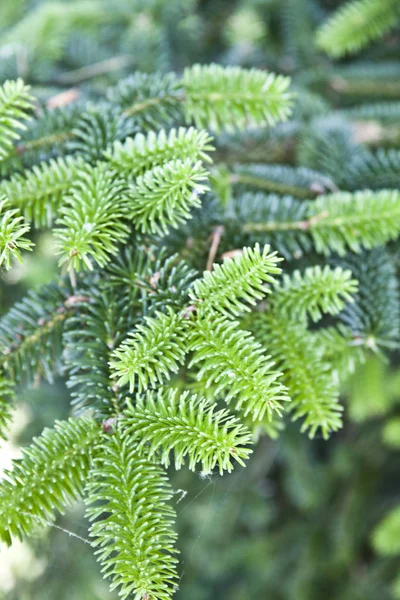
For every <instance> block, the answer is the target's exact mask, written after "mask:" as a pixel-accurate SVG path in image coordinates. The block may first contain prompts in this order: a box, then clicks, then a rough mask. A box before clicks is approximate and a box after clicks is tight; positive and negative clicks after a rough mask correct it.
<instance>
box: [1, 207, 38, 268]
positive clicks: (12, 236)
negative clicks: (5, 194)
mask: <svg viewBox="0 0 400 600" xmlns="http://www.w3.org/2000/svg"><path fill="white" fill-rule="evenodd" d="M7 204H8V202H7V199H6V198H2V196H0V267H1V266H3V265H4V266H5V268H6V269H10V268H11V259H12V258H16V259H17V260H18V261H19V262H20V263H21V262H22V256H21V250H32V247H33V243H32V242H31V241H30V240H28V239H27V238H26V237H25V234H26V233H28V231H29V230H30V227H29V225H27V224H26V223H25V222H24V219H23V217H22V216H20V215H19V213H18V210H15V209H13V210H7Z"/></svg>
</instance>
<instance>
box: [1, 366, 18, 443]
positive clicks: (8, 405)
mask: <svg viewBox="0 0 400 600" xmlns="http://www.w3.org/2000/svg"><path fill="white" fill-rule="evenodd" d="M14 388H15V386H14V383H13V381H12V380H10V379H6V378H5V377H4V376H2V375H0V438H3V439H4V438H5V437H6V431H7V428H8V425H9V424H10V421H11V412H12V404H13V401H14V396H15V393H14Z"/></svg>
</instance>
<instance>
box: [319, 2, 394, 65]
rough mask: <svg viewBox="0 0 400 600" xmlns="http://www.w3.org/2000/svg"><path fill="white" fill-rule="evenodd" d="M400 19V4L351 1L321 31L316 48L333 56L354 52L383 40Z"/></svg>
mask: <svg viewBox="0 0 400 600" xmlns="http://www.w3.org/2000/svg"><path fill="white" fill-rule="evenodd" d="M399 18H400V7H399V3H398V0H350V1H349V2H348V3H346V4H345V5H344V6H342V7H340V8H339V9H338V11H337V13H336V14H334V15H333V16H332V17H331V18H330V19H329V20H328V21H327V22H326V23H325V24H324V25H323V26H322V27H321V29H320V30H319V31H318V34H317V44H318V45H319V46H320V47H321V48H322V49H323V50H325V51H326V52H328V53H329V54H330V55H331V56H342V55H343V54H346V53H348V52H355V51H357V50H359V49H360V48H362V47H363V46H365V45H367V44H368V43H369V42H370V41H371V40H375V39H377V38H380V37H381V36H382V35H383V34H384V33H386V31H388V30H389V29H391V28H392V27H393V26H394V25H395V24H396V23H397V22H398V20H399Z"/></svg>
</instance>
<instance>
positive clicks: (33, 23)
mask: <svg viewBox="0 0 400 600" xmlns="http://www.w3.org/2000/svg"><path fill="white" fill-rule="evenodd" d="M341 4H343V3H342V2H338V1H336V0H242V1H240V0H236V1H235V0H208V1H207V0H203V1H201V0H198V1H196V0H165V1H162V0H114V1H110V0H70V1H58V2H51V1H41V0H36V1H35V0H1V2H0V34H1V35H0V80H1V81H3V80H4V79H6V78H14V77H17V76H22V77H23V78H24V79H25V80H26V82H28V83H30V84H31V85H32V87H33V92H34V93H35V94H37V95H38V96H39V97H40V98H41V99H42V100H43V102H44V103H47V104H48V105H51V102H53V104H54V98H58V100H57V101H56V102H61V103H63V102H65V101H66V100H65V97H64V99H63V98H62V96H59V94H60V93H61V92H67V96H66V97H67V98H68V94H69V95H70V96H69V97H70V98H71V94H72V96H73V97H77V98H78V99H82V100H84V99H85V98H86V97H89V96H91V97H92V96H98V95H101V94H102V93H103V90H104V86H106V85H112V84H114V83H116V82H117V81H118V80H119V79H120V78H122V77H123V76H125V75H127V74H129V73H132V72H133V71H135V70H142V71H148V72H149V71H155V70H159V71H161V72H165V71H168V70H177V71H181V70H182V68H184V67H185V66H186V65H188V64H191V63H193V62H209V61H217V62H220V63H222V64H240V65H242V66H256V67H259V68H263V69H265V68H266V69H273V70H277V71H281V72H284V73H287V74H289V75H291V76H292V77H293V80H294V89H295V90H296V89H297V90H300V91H301V96H300V97H301V102H300V101H299V103H298V104H297V105H296V108H295V115H294V118H293V120H292V121H291V122H289V123H288V124H287V125H285V127H286V129H284V128H282V129H281V130H280V132H279V131H278V132H277V134H276V138H274V139H273V140H272V142H270V155H269V156H264V157H263V158H265V161H266V162H269V161H277V162H278V161H281V160H282V161H286V162H288V163H290V162H292V160H293V148H292V144H293V139H292V137H290V135H288V134H287V132H288V131H289V132H290V131H292V130H293V131H296V132H297V129H296V127H298V123H299V122H301V123H302V127H303V130H302V131H305V130H306V127H307V124H308V122H309V121H310V120H311V118H312V117H314V116H316V115H323V118H324V119H325V121H324V123H325V124H326V123H329V119H330V118H333V117H334V116H335V111H336V110H337V109H338V108H343V107H351V106H353V105H355V104H357V103H359V102H361V101H364V102H365V101H369V100H370V98H371V97H372V98H373V99H374V100H377V101H378V100H381V99H382V100H385V99H386V96H385V93H387V94H388V97H390V99H391V100H395V101H397V100H398V101H399V102H400V58H399V30H394V31H393V32H391V33H390V34H389V35H387V36H386V38H385V39H384V40H383V41H380V42H378V43H376V44H373V45H372V46H370V47H369V48H368V49H367V50H365V51H363V52H362V53H361V54H360V55H357V57H356V58H355V59H351V60H350V59H344V60H343V61H342V62H341V63H337V64H333V63H332V62H331V61H329V60H328V59H327V58H326V57H325V56H323V55H322V54H321V53H319V52H317V51H316V49H315V46H314V41H313V40H314V31H315V29H316V28H317V26H318V25H319V24H320V23H321V22H322V21H323V20H324V19H325V18H326V16H327V15H328V14H329V13H330V12H331V11H333V10H335V9H336V8H337V7H338V6H339V5H341ZM382 61H384V62H382ZM379 64H385V65H386V66H387V69H386V71H385V69H383V71H382V68H381V69H379ZM376 65H378V67H377V66H376ZM351 69H353V71H351ZM351 73H352V74H351ZM385 77H386V78H385ZM360 81H361V82H364V87H363V86H362V85H361V84H360ZM365 82H367V83H368V86H366V84H365ZM385 85H386V87H385ZM363 90H364V92H363ZM385 90H388V91H387V92H385ZM363 94H364V95H363ZM290 127H292V130H290ZM335 127H336V126H335ZM397 127H398V124H397ZM394 129H395V128H394ZM326 131H328V130H326ZM335 131H336V132H339V133H340V131H341V130H340V127H339V126H337V127H336V129H335ZM338 135H339V134H338ZM393 135H394V134H393ZM279 136H280V137H279ZM399 138H400V136H398V137H397V138H396V137H395V136H394V138H393V136H392V138H391V141H390V143H393V145H396V144H398V143H399ZM321 139H322V141H321V156H319V157H318V156H314V159H313V160H314V161H315V162H318V160H319V161H320V163H321V161H323V159H324V158H327V160H328V159H329V160H330V161H331V162H330V163H329V164H332V161H333V160H334V158H335V157H334V156H333V155H332V154H330V153H329V152H330V149H332V147H333V146H334V142H333V141H332V140H331V138H330V137H329V135H328V134H327V133H322V134H321ZM393 139H394V141H393ZM282 140H283V142H282ZM238 143H239V144H240V142H238ZM324 144H325V145H324ZM337 147H338V146H337ZM345 150H346V149H345V148H344V149H342V150H340V151H338V152H339V156H338V157H336V159H337V163H336V165H339V166H337V167H336V168H340V160H345ZM303 151H304V152H305V151H306V149H305V150H303ZM263 152H264V153H265V152H266V150H265V149H263ZM340 152H342V154H341V153H340ZM324 153H326V156H325V154H324ZM310 166H315V167H316V168H321V164H316V165H310ZM321 170H323V169H322V168H321ZM330 174H331V173H330ZM399 187H400V183H399ZM36 241H37V244H38V246H37V249H36V251H35V253H33V254H32V255H31V256H28V257H26V260H25V262H24V265H23V266H22V267H15V268H14V269H12V270H11V271H10V272H9V273H8V274H2V276H1V289H0V303H1V312H2V313H3V312H5V311H6V310H7V309H8V307H9V306H10V305H12V304H13V303H14V302H15V301H16V300H17V299H18V298H20V297H22V296H23V295H24V294H25V293H26V291H27V290H29V289H32V288H35V287H37V286H39V285H40V284H42V283H44V282H46V281H49V280H51V278H52V276H53V275H54V273H55V272H56V268H57V267H56V264H55V262H54V260H53V259H52V239H51V236H50V235H49V234H47V233H44V234H41V235H38V237H37V240H36ZM397 363H398V357H397V355H396V354H395V353H394V354H393V356H392V361H391V365H392V366H390V365H389V362H387V361H386V362H385V361H384V360H382V357H379V356H375V355H373V354H372V353H371V357H370V359H369V360H368V361H367V363H366V364H365V365H363V366H362V368H361V369H360V370H359V371H358V372H357V373H355V375H354V376H353V377H352V379H351V381H350V383H349V385H348V386H347V389H346V390H344V391H343V398H344V404H345V406H346V412H345V419H344V421H345V425H344V428H343V430H342V431H341V432H340V433H339V434H337V435H335V436H333V437H332V439H330V440H329V441H328V442H325V441H323V440H322V439H314V440H313V441H310V440H308V439H307V438H306V437H305V436H303V435H301V433H299V431H298V427H297V426H296V425H293V426H290V427H288V428H287V429H286V430H285V431H284V432H283V433H282V435H281V436H280V438H279V439H277V440H271V439H268V438H263V439H262V440H261V441H260V443H259V445H258V447H257V449H256V450H255V453H254V455H253V458H252V460H251V461H250V462H249V466H248V467H247V468H246V469H237V470H236V472H235V473H234V474H233V475H230V476H224V477H220V476H218V475H215V476H213V477H211V478H206V479H204V478H203V477H202V475H201V473H197V474H193V473H188V472H186V471H185V472H181V473H179V474H177V475H174V478H173V485H174V487H175V489H176V490H177V492H176V503H177V512H178V523H177V527H178V529H179V534H180V535H179V539H180V549H181V551H182V554H183V556H184V560H182V563H181V566H180V572H181V581H180V588H179V592H178V594H177V598H178V599H179V600H214V599H215V600H217V599H218V600H220V599H224V600H248V599H253V598H254V599H256V598H257V599H268V600H322V599H324V600H326V599H327V600H386V599H387V600H390V599H393V598H400V563H399V557H398V555H396V554H395V553H393V554H389V555H387V556H381V555H379V554H378V553H376V551H375V550H374V547H373V544H372V543H371V535H372V532H373V531H374V528H375V526H376V525H377V523H379V521H380V520H381V519H382V518H383V517H384V515H385V514H386V513H387V512H388V510H389V509H391V508H392V507H394V506H395V505H396V504H398V503H399V502H400V477H399V473H400V470H399V457H400V441H399V439H398V436H397V437H396V431H397V433H398V432H399V429H400V428H399V427H397V430H396V429H395V428H394V429H393V427H394V426H393V422H394V421H393V419H394V418H395V417H396V415H400V408H399V402H400V385H399V384H400V373H399V372H397V371H396V367H395V365H396V364H397ZM393 365H394V366H393ZM68 412H69V399H68V391H67V390H66V388H65V385H64V382H63V381H62V380H60V381H57V382H55V385H54V386H49V385H44V384H41V385H40V386H38V387H37V388H35V389H30V390H26V389H24V390H20V392H19V408H18V411H17V415H16V420H15V424H14V434H13V439H12V443H10V444H8V445H6V446H3V447H2V450H1V457H2V458H1V466H2V467H4V466H5V465H7V464H8V461H9V459H10V456H15V455H18V449H17V447H18V445H19V444H21V443H22V444H24V443H27V442H28V441H29V440H30V439H31V438H32V436H33V435H37V434H39V433H40V431H41V430H42V429H43V427H44V426H46V425H52V423H53V422H54V419H56V418H60V417H64V416H66V415H67V414H68ZM389 422H390V423H391V424H392V425H390V426H389V429H388V425H387V424H388V423H389ZM390 427H392V430H391V429H390ZM391 431H394V433H391ZM383 432H386V433H385V435H384V434H383ZM68 532H72V533H73V534H74V535H76V536H79V537H78V538H77V537H71V536H70V535H69V533H68ZM79 538H81V539H79ZM86 538H87V526H86V523H85V521H84V519H83V509H82V507H81V506H76V507H75V508H74V510H72V511H70V512H69V513H68V514H67V515H66V516H64V517H61V518H60V519H59V520H58V522H57V528H55V527H53V528H51V529H50V531H49V532H48V533H45V534H43V536H42V537H38V538H36V539H34V540H33V541H31V542H29V544H24V545H15V546H14V547H13V548H12V549H11V550H4V549H1V558H0V598H4V599H7V600H67V599H68V600H106V599H109V598H115V597H116V596H115V595H113V594H110V593H109V591H108V585H107V583H105V582H103V581H102V579H101V577H100V574H99V569H98V566H97V564H96V562H95V559H94V557H93V555H92V551H91V549H90V547H89V546H88V544H87V543H85V540H86ZM398 538H399V542H398V546H399V549H400V526H399V531H398ZM396 578H397V583H396Z"/></svg>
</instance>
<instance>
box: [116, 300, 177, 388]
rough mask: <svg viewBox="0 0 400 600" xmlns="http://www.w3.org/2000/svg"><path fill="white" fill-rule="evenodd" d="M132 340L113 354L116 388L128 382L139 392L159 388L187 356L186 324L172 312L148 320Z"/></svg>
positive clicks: (157, 314) (123, 344) (124, 343)
mask: <svg viewBox="0 0 400 600" xmlns="http://www.w3.org/2000/svg"><path fill="white" fill-rule="evenodd" d="M145 323H146V324H145V325H138V326H137V328H136V330H135V331H134V332H133V333H131V334H130V337H129V338H128V339H127V340H126V341H125V342H123V343H122V344H121V345H120V346H119V348H117V350H115V351H114V352H113V354H112V360H111V361H110V367H111V369H112V370H113V374H112V377H115V378H117V385H118V386H122V385H125V384H126V383H129V389H130V391H131V392H133V391H134V389H135V386H136V385H137V386H138V390H139V392H140V391H142V390H146V389H147V388H148V387H149V386H152V387H154V386H156V385H157V384H159V383H163V382H164V381H165V380H166V379H169V378H170V377H171V373H176V372H177V371H178V369H179V365H180V364H182V363H183V359H184V357H185V354H186V344H185V334H186V328H187V321H186V320H185V319H184V318H183V317H181V316H179V315H177V314H176V313H174V312H173V311H172V310H171V309H169V310H168V311H167V313H166V314H162V313H158V312H157V313H156V318H153V317H145Z"/></svg>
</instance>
